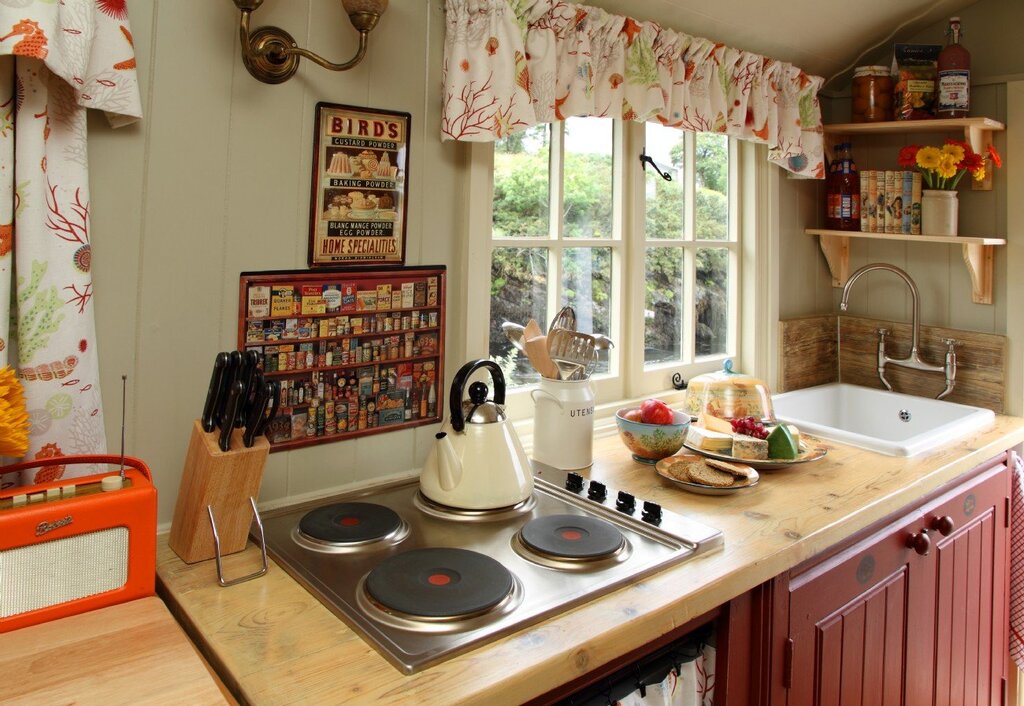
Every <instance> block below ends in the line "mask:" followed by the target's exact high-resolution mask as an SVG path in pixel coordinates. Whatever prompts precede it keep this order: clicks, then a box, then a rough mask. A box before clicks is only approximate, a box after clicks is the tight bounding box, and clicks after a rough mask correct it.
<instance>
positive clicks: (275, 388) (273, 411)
mask: <svg viewBox="0 0 1024 706" xmlns="http://www.w3.org/2000/svg"><path fill="white" fill-rule="evenodd" d="M266 388H267V393H268V394H269V395H270V412H268V413H267V414H264V415H263V416H262V417H261V418H260V421H259V423H258V424H256V436H259V435H260V434H262V433H263V432H265V431H266V430H267V425H268V424H270V422H271V421H273V419H274V417H276V416H277V410H278V409H279V408H280V407H281V383H280V382H278V381H277V380H271V381H270V382H268V383H266ZM254 438H255V437H254Z"/></svg>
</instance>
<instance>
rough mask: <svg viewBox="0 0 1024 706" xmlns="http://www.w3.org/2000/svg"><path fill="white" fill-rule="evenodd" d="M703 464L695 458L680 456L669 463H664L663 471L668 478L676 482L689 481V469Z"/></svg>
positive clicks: (701, 460)
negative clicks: (670, 477)
mask: <svg viewBox="0 0 1024 706" xmlns="http://www.w3.org/2000/svg"><path fill="white" fill-rule="evenodd" d="M703 464H704V461H703V459H701V458H698V457H696V456H688V457H687V456H681V457H679V458H676V459H673V460H672V461H671V462H670V463H666V464H665V465H664V466H663V469H664V471H665V472H666V473H668V474H669V475H670V476H672V477H673V478H675V479H676V480H685V481H688V480H690V468H692V467H693V466H702V465H703Z"/></svg>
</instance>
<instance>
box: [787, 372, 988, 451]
mask: <svg viewBox="0 0 1024 706" xmlns="http://www.w3.org/2000/svg"><path fill="white" fill-rule="evenodd" d="M772 404H773V406H774V407H775V416H776V417H778V418H779V419H781V420H784V421H786V422H790V423H792V424H795V425H797V426H798V427H799V428H800V430H801V431H806V432H807V433H808V434H813V435H815V436H820V437H821V438H823V439H829V440H831V441H838V442H840V443H843V444H849V445H850V446H858V447H860V448H862V449H868V450H869V451H876V452H878V453H882V454H886V455H888V456H914V455H916V454H919V453H923V452H925V451H929V450H931V449H934V448H936V447H938V446H942V445H943V444H945V443H947V442H949V441H953V440H954V439H957V438H958V437H961V436H965V435H967V434H969V433H971V432H973V431H975V430H977V429H980V428H981V427H984V426H985V425H987V424H989V423H990V422H992V420H993V419H995V414H994V413H993V412H992V410H990V409H982V408H981V407H971V406H969V405H964V404H957V403H955V402H946V401H944V400H933V399H929V398H927V397H915V396H913V395H903V394H900V393H898V392H888V391H886V390H875V389H872V388H868V387H860V386H858V385H848V384H846V383H833V384H830V385H819V386H818V387H809V388H806V389H803V390H795V391H793V392H786V393H783V394H781V395H775V396H774V397H772Z"/></svg>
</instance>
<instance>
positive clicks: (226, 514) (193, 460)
mask: <svg viewBox="0 0 1024 706" xmlns="http://www.w3.org/2000/svg"><path fill="white" fill-rule="evenodd" d="M219 433H220V432H205V431H203V427H202V423H201V422H200V420H198V419H197V420H195V422H194V423H193V425H192V439H191V440H190V441H189V445H188V455H186V456H185V468H184V470H183V471H182V475H181V485H180V486H179V488H178V500H177V502H176V503H175V506H174V520H173V522H172V523H171V535H170V538H169V539H168V541H167V544H168V546H169V547H170V548H171V549H173V550H174V553H175V554H177V555H178V556H179V557H180V558H181V560H182V561H184V562H185V563H186V564H193V563H195V562H197V561H204V560H206V559H214V558H216V559H217V569H218V570H217V573H218V575H219V576H220V583H221V585H222V586H223V585H230V584H232V583H237V582H239V581H241V580H243V579H239V580H235V581H230V582H228V581H225V580H224V578H223V574H222V572H221V570H220V557H221V556H224V555H226V554H234V553H235V552H240V551H242V550H243V549H245V545H246V540H247V538H248V536H249V528H250V526H251V524H252V522H253V520H255V521H256V522H257V524H258V525H259V526H260V527H261V528H262V523H261V521H260V518H259V514H258V513H257V512H256V501H255V498H256V497H258V496H259V494H260V484H261V482H262V481H263V466H264V464H266V461H267V454H268V453H269V452H270V442H269V441H267V438H266V437H265V436H260V437H258V438H257V439H256V441H255V443H254V444H253V445H252V446H251V447H249V448H246V447H245V446H243V444H242V430H241V429H235V430H234V431H233V432H232V435H231V450H230V451H221V450H220V447H219V446H218V445H217V438H218V435H219ZM261 551H263V552H264V560H263V565H264V571H265V567H266V558H265V557H266V549H265V548H264V547H261ZM261 573H262V572H257V574H255V575H253V576H252V577H244V578H255V576H257V575H260V574H261Z"/></svg>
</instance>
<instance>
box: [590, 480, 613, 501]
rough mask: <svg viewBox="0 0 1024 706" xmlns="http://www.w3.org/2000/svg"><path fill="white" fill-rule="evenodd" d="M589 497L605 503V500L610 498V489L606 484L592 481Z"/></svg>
mask: <svg viewBox="0 0 1024 706" xmlns="http://www.w3.org/2000/svg"><path fill="white" fill-rule="evenodd" d="M587 497H588V498H590V499H591V500H596V501H598V502H599V503H603V502H604V499H605V498H607V497H608V488H606V487H605V485H604V483H601V482H599V481H596V480H592V481H590V489H589V490H588V491H587Z"/></svg>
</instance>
